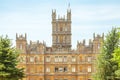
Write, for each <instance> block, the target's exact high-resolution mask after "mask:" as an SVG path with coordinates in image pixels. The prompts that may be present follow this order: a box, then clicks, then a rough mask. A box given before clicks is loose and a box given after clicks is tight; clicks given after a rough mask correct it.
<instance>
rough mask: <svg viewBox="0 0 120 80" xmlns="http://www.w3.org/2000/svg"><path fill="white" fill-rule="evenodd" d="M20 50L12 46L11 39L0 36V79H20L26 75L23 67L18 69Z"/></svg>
mask: <svg viewBox="0 0 120 80" xmlns="http://www.w3.org/2000/svg"><path fill="white" fill-rule="evenodd" d="M18 56H19V52H18V51H17V50H16V48H14V47H12V45H11V40H10V39H8V37H7V36H6V37H5V38H4V37H1V36H0V80H19V79H22V78H23V77H24V73H23V69H18V68H17V64H18V60H17V58H18Z"/></svg>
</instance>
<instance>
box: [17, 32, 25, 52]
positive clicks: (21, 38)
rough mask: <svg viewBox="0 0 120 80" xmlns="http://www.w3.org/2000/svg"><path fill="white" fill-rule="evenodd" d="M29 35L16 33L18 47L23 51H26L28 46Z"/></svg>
mask: <svg viewBox="0 0 120 80" xmlns="http://www.w3.org/2000/svg"><path fill="white" fill-rule="evenodd" d="M26 38H27V36H26V34H25V35H24V36H23V35H19V36H18V34H16V48H17V49H19V50H21V52H22V53H26V51H27V49H26V46H27V40H26Z"/></svg>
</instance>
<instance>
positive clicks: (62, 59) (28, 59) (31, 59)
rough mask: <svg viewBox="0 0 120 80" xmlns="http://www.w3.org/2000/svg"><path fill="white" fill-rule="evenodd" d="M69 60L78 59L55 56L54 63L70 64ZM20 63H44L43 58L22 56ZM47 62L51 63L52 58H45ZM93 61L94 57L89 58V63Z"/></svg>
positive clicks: (74, 60)
mask: <svg viewBox="0 0 120 80" xmlns="http://www.w3.org/2000/svg"><path fill="white" fill-rule="evenodd" d="M69 60H71V61H72V62H76V57H75V56H72V58H71V59H70V58H68V57H67V56H55V57H54V62H68V61H69ZM19 61H20V62H42V61H43V58H42V57H33V56H31V57H25V56H21V57H19ZM45 61H46V62H51V61H52V58H51V57H50V56H46V58H45ZM79 61H82V57H80V59H79ZM91 61H92V57H91V56H88V57H87V62H91Z"/></svg>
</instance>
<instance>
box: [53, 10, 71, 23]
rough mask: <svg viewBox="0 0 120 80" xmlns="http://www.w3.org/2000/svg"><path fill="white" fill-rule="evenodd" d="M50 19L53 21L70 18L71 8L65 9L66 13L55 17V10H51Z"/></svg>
mask: <svg viewBox="0 0 120 80" xmlns="http://www.w3.org/2000/svg"><path fill="white" fill-rule="evenodd" d="M52 20H53V21H68V20H71V9H67V15H66V16H65V15H63V16H60V15H58V18H56V10H55V9H53V10H52Z"/></svg>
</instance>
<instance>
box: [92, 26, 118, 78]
mask: <svg viewBox="0 0 120 80" xmlns="http://www.w3.org/2000/svg"><path fill="white" fill-rule="evenodd" d="M118 42H119V35H118V32H117V28H112V30H111V31H110V32H109V33H108V35H107V36H106V39H105V40H104V42H103V45H102V48H101V51H100V54H99V55H98V58H97V60H96V63H95V64H96V73H95V74H94V75H93V79H94V80H116V75H115V71H116V70H117V69H118V64H117V63H116V62H114V61H112V60H111V59H112V58H113V55H112V53H113V52H114V50H115V49H116V48H118Z"/></svg>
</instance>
